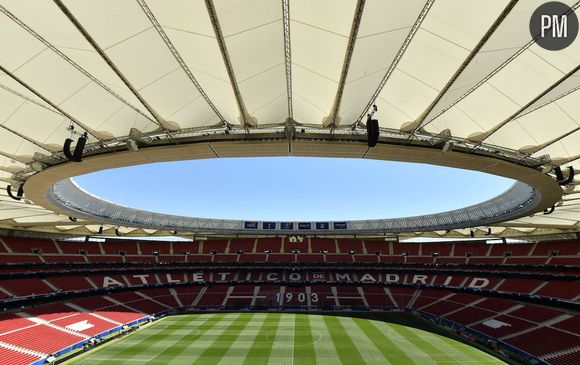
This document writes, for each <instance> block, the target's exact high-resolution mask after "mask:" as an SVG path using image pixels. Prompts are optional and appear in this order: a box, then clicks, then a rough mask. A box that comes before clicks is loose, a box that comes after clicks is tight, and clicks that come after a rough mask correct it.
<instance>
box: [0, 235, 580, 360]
mask: <svg viewBox="0 0 580 365" xmlns="http://www.w3.org/2000/svg"><path fill="white" fill-rule="evenodd" d="M3 241H4V242H8V243H9V244H10V245H11V246H12V245H17V244H19V242H21V241H20V240H18V239H10V238H3ZM113 241H114V242H106V243H100V245H102V247H103V251H101V250H100V248H98V246H99V245H96V244H95V243H93V242H91V243H87V242H62V241H59V242H58V243H57V245H56V246H55V244H54V242H53V241H50V240H40V241H39V242H41V243H40V244H37V243H36V241H35V240H33V239H26V240H23V241H22V242H25V244H24V245H25V248H24V249H20V250H16V252H19V253H9V252H4V253H3V254H2V257H3V261H6V262H8V263H10V262H13V263H12V264H9V266H7V267H6V268H4V269H3V270H2V271H0V274H1V275H4V276H3V278H2V279H0V295H2V298H3V299H0V300H18V299H19V298H23V299H25V298H28V297H29V296H31V295H34V296H35V297H37V298H38V297H42V298H44V296H45V295H47V296H50V295H58V294H59V293H74V292H78V293H87V292H89V293H90V292H93V291H97V290H102V289H101V288H109V289H107V290H113V291H112V292H106V293H96V294H90V296H88V297H78V298H75V297H72V298H70V299H67V300H66V301H65V302H64V303H62V302H60V303H59V302H57V303H49V304H45V305H42V304H41V305H35V306H26V305H25V306H23V307H22V308H20V307H19V308H18V309H17V311H14V310H11V311H8V312H5V313H3V314H1V315H0V355H1V356H4V358H6V359H13V358H14V361H15V363H19V362H18V361H20V363H26V361H33V360H34V359H39V358H42V357H43V356H47V355H48V354H51V353H54V352H57V351H60V350H62V349H64V348H67V347H70V346H75V344H77V343H82V342H83V341H86V339H87V338H88V337H91V336H98V335H101V334H103V333H107V332H108V331H111V330H114V329H116V328H119V326H122V325H123V324H125V323H130V322H133V321H135V320H142V319H143V318H146V317H147V316H148V315H152V314H156V313H162V312H166V311H168V310H172V309H174V308H184V307H192V306H193V307H195V308H200V309H201V308H206V309H221V308H224V306H225V307H232V308H246V307H253V306H255V307H257V308H258V307H263V308H272V307H276V308H278V309H302V308H332V309H333V310H336V309H345V308H349V309H369V308H374V309H375V310H377V309H380V310H385V309H387V310H392V309H399V310H402V309H403V310H416V311H418V313H421V314H425V315H429V316H434V317H436V318H440V321H442V323H443V322H445V321H451V323H454V325H455V326H464V327H465V328H468V329H471V330H474V331H477V332H475V333H481V334H484V335H488V336H491V338H494V339H496V340H498V341H502V342H503V343H506V344H508V345H511V346H515V347H517V348H519V349H522V350H523V351H525V352H528V353H530V354H532V355H534V356H536V357H538V358H542V359H545V361H546V362H547V363H551V364H565V363H566V361H569V360H570V359H572V360H573V359H576V356H577V352H578V351H575V350H574V348H575V346H577V344H578V343H579V340H580V336H579V335H578V333H579V332H580V323H579V322H578V318H580V317H579V316H578V315H577V313H576V312H575V311H574V310H572V311H571V310H569V309H564V308H563V307H562V308H553V307H551V306H545V305H536V304H532V303H528V302H522V301H521V300H522V297H521V296H522V295H524V296H526V297H528V298H532V297H536V298H540V299H541V298H546V300H554V299H553V298H557V299H555V300H558V301H560V302H562V303H566V302H568V303H578V301H579V299H580V282H579V281H578V280H577V279H576V280H574V279H572V278H574V277H575V276H574V275H577V274H578V272H579V270H577V268H576V267H575V266H565V265H560V266H558V265H554V264H551V263H549V262H548V261H549V259H550V258H551V259H552V260H553V259H554V258H558V257H559V256H553V255H554V254H556V253H555V252H553V251H554V250H559V248H558V247H559V244H562V249H561V250H560V252H564V253H566V254H570V255H569V256H567V257H566V258H569V259H574V258H575V257H574V256H573V255H571V253H573V251H574V250H573V249H571V247H573V246H571V244H569V243H568V242H563V243H562V242H555V243H538V244H536V245H534V247H535V248H532V247H531V246H530V245H528V246H526V248H524V247H520V246H521V245H517V248H516V249H513V248H512V247H508V245H493V247H491V246H489V245H484V244H483V243H474V244H470V245H469V247H464V246H463V245H461V244H457V243H437V244H410V243H406V244H405V243H386V242H376V241H368V240H367V241H361V240H344V239H339V240H334V239H320V238H316V239H312V240H310V245H311V246H310V247H311V251H312V253H307V252H304V253H303V252H300V253H298V254H292V253H288V252H286V253H280V252H283V251H284V252H285V251H287V246H286V247H284V244H285V242H283V241H282V240H279V239H276V240H274V239H257V240H255V239H240V240H239V242H238V240H235V239H232V240H220V241H215V242H212V241H203V242H202V243H179V244H176V243H175V242H163V241H159V242H155V243H150V242H148V243H143V242H135V241H130V243H129V246H127V247H131V248H128V249H127V250H125V252H131V254H126V255H125V256H124V257H123V256H121V255H118V253H117V255H115V254H114V253H115V252H116V251H120V250H121V248H124V247H125V246H124V244H125V243H126V242H128V241H124V240H113ZM198 244H199V245H198ZM50 245H52V246H54V247H55V249H54V251H56V252H50V253H47V252H46V251H48V250H49V248H48V247H51V246H50ZM302 245H304V243H302ZM379 245H381V246H379ZM544 245H545V246H546V247H544ZM11 246H9V249H10V250H12V247H11ZM36 246H40V247H39V248H42V252H39V254H32V253H31V254H26V255H24V254H23V253H22V251H27V250H28V249H31V248H32V247H36ZM466 246H467V245H466ZM548 246H549V247H548ZM63 247H66V249H63ZM369 247H371V250H372V249H377V248H378V247H382V250H381V252H384V253H389V252H391V251H392V252H393V253H394V255H376V254H375V253H368V254H366V253H364V252H365V251H366V252H368V248H369ZM97 248H98V249H97ZM332 248H334V249H332ZM337 248H338V250H337ZM391 248H392V249H391ZM198 249H199V250H198ZM45 250H46V251H45ZM80 250H85V251H87V252H88V251H89V250H90V252H91V253H90V254H89V255H87V256H86V257H87V258H90V260H89V261H88V262H87V261H85V260H78V261H75V260H73V259H72V258H75V259H76V258H84V255H80V254H75V252H79V251H80ZM176 250H177V251H182V250H183V251H185V250H189V251H190V252H191V251H192V250H193V251H194V253H193V254H189V255H184V254H183V252H181V253H182V254H180V255H175V251H176ZM212 250H215V251H219V252H217V253H216V254H215V255H214V254H201V255H200V254H198V252H199V251H201V252H207V253H209V252H211V251H212ZM237 250H243V251H244V253H243V254H240V255H238V254H237V253H232V251H235V252H237ZM265 250H271V251H272V252H273V253H263V251H265ZM320 250H322V251H328V253H324V254H322V253H318V252H317V251H320ZM350 250H353V251H355V254H354V255H353V254H351V253H348V252H349V251H350ZM149 251H151V252H149ZM153 251H158V252H159V256H158V257H159V262H157V261H156V260H152V258H155V257H157V256H153V255H151V253H153ZM252 251H256V252H255V253H253V252H252ZM260 251H262V252H260ZM337 251H338V252H337ZM508 251H511V252H512V253H513V252H518V253H519V254H522V253H526V254H530V253H533V255H534V256H527V257H519V258H534V259H537V260H532V261H525V260H522V261H520V260H515V261H513V262H510V260H509V259H511V258H518V257H514V256H508V257H505V256H504V254H505V252H508ZM228 252H229V253H228ZM435 252H437V253H438V254H439V255H444V256H438V255H435V260H434V255H433V254H434V253H435ZM471 254H473V256H472V255H471ZM492 254H495V255H498V256H487V255H492ZM22 257H26V258H28V257H36V258H42V261H39V260H29V261H25V262H30V263H29V264H26V263H25V262H24V263H23V262H22V260H21V258H22ZM113 258H119V259H123V258H124V260H119V261H114V260H113ZM184 258H185V259H187V260H184ZM442 258H446V259H449V260H448V261H442V260H441V259H442ZM453 259H455V260H453ZM457 259H459V260H457ZM474 259H478V260H474ZM483 259H489V260H487V261H486V260H483ZM440 260H441V261H440ZM474 261H475V262H474ZM109 262H110V263H109ZM161 262H163V263H164V264H163V266H159V265H160V263H161ZM189 263H191V264H193V265H197V267H196V269H197V274H196V273H195V272H194V271H192V270H191V269H189V266H183V265H190V264H189ZM512 263H514V264H516V266H514V265H512ZM288 264H292V265H293V266H294V267H293V268H292V269H289V268H288V267H287V265H288ZM345 264H348V269H347V268H346V267H345V266H344V265H345ZM521 264H523V266H522V265H521ZM63 265H64V266H63ZM71 265H72V266H71ZM143 265H145V266H143ZM231 265H234V266H231ZM262 265H268V267H267V268H262ZM385 265H386V266H385ZM302 266H304V269H302V268H301V267H302ZM338 268H340V269H341V270H340V271H336V270H337V269H338ZM111 270H112V271H111ZM115 270H117V271H118V270H121V272H115ZM208 270H209V271H208ZM349 270H350V271H349ZM393 270H394V271H393ZM109 271H110V272H109ZM220 272H221V274H218V273H220ZM17 275H20V276H17ZM538 275H539V276H538ZM562 275H571V276H570V279H569V280H568V279H565V277H562ZM194 278H195V279H194ZM192 279H194V281H195V280H201V282H200V283H198V284H195V285H193V284H191V281H192ZM212 280H213V281H212ZM233 280H240V282H235V281H233ZM334 280H336V281H334ZM355 280H357V282H356V283H353V281H355ZM216 281H221V282H216ZM252 281H256V283H252ZM292 281H294V282H292ZM317 281H320V282H317ZM327 281H328V282H329V283H326V282H327ZM188 282H189V283H190V284H187V283H188ZM482 284H485V285H484V289H485V290H487V292H486V293H488V294H486V295H485V296H484V295H482V292H481V291H479V292H478V291H465V288H467V289H469V288H470V287H471V285H475V286H474V288H475V290H480V289H479V286H480V285H482ZM151 285H154V286H158V285H170V286H169V287H151ZM430 286H432V287H430ZM130 287H135V289H134V290H129V291H127V290H124V288H130ZM457 289H461V290H463V291H454V290H457ZM118 290H122V291H118ZM495 293H506V294H508V295H512V297H510V298H501V297H493V295H495ZM84 295H86V294H84ZM490 295H491V296H490ZM530 300H531V299H530ZM4 304H6V303H4ZM85 321H86V322H85ZM445 323H447V322H445ZM33 334H34V335H33ZM32 337H35V338H34V339H32ZM53 337H54V338H55V339H56V340H54V341H53V340H51V339H52V338H53ZM546 337H548V338H550V340H544V341H540V339H544V338H546ZM554 338H557V339H558V340H552V339H554ZM6 346H8V347H6ZM10 346H13V347H10ZM19 349H22V351H24V352H22V351H20V350H19ZM0 359H3V358H0Z"/></svg>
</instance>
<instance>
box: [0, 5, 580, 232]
mask: <svg viewBox="0 0 580 365" xmlns="http://www.w3.org/2000/svg"><path fill="white" fill-rule="evenodd" d="M544 2H545V1H540V0H525V1H515V0H513V1H508V0H493V1H480V0H462V1H456V0H428V1H425V0H422V1H418V0H408V1H404V2H401V1H397V0H366V1H363V0H359V1H355V0H280V1H275V0H205V1H203V0H168V1H166V0H136V1H133V0H106V1H105V0H103V1H91V0H54V1H48V0H45V1H32V0H24V1H23V0H0V12H1V13H2V14H0V44H1V47H2V51H1V52H0V180H1V182H0V185H1V186H2V187H3V188H5V187H6V186H7V185H12V186H17V185H18V183H19V182H22V178H23V177H24V178H26V177H29V176H30V175H31V174H32V173H34V172H35V171H36V170H39V169H42V168H45V167H47V166H49V165H50V164H51V163H50V161H51V158H54V159H56V161H59V158H60V156H62V149H63V142H64V140H65V139H66V138H68V137H70V132H69V131H67V128H68V127H69V126H70V125H73V126H74V128H75V130H76V131H80V132H83V131H87V132H88V135H89V140H88V145H89V146H95V147H94V148H97V147H99V146H103V147H99V148H104V149H107V148H113V147H115V146H116V145H118V143H119V142H120V141H121V142H123V143H125V142H126V141H127V140H128V139H129V138H135V135H140V134H141V133H142V134H145V135H147V134H152V133H155V134H156V135H159V136H161V138H165V139H168V140H171V138H176V136H177V135H178V134H179V133H181V132H184V131H188V130H191V129H196V128H197V129H204V128H207V127H212V126H224V125H228V126H230V127H232V128H236V127H237V126H239V127H241V128H246V127H248V128H261V127H264V126H272V125H274V126H275V125H284V124H285V123H287V122H290V123H294V124H301V125H307V126H311V127H316V126H318V127H320V128H321V130H322V131H324V130H325V129H323V127H332V128H341V127H345V126H352V125H354V124H356V123H358V122H363V123H364V122H365V119H363V117H366V113H367V112H368V110H369V108H370V106H371V105H372V104H373V103H376V105H377V106H378V112H377V113H376V114H375V116H376V117H377V119H378V120H379V122H380V126H381V127H382V128H384V129H385V130H390V131H395V132H399V133H401V134H402V135H404V136H405V135H406V136H407V137H406V138H407V139H408V140H409V141H413V140H415V139H416V138H418V137H417V136H418V135H419V134H422V135H430V134H432V135H437V134H439V133H442V132H443V133H445V132H446V130H448V131H449V132H450V134H451V136H452V137H453V138H454V139H458V140H461V141H463V142H464V143H466V144H470V145H471V146H473V148H474V149H475V148H477V147H479V146H483V145H485V146H487V147H488V148H493V146H496V147H497V148H501V149H505V150H512V151H513V152H514V154H516V155H521V158H522V159H525V158H528V157H532V158H538V159H541V160H542V161H546V162H547V163H548V164H552V165H553V166H558V165H562V166H563V167H565V166H574V167H575V168H576V170H577V171H580V162H579V161H580V90H579V89H580V69H579V64H580V39H579V38H577V39H576V40H575V42H574V43H573V44H572V45H570V46H569V47H567V48H565V49H563V50H561V51H548V50H545V49H543V48H541V47H540V46H538V45H537V44H536V43H535V42H534V41H533V39H532V36H531V35H530V33H529V30H528V23H529V19H530V17H531V14H532V13H533V11H534V10H535V9H536V8H537V7H538V6H539V5H540V4H542V3H544ZM563 2H564V3H567V4H569V5H570V6H572V7H573V8H574V9H575V12H576V14H578V12H579V11H578V7H579V2H577V1H570V0H567V1H563ZM132 129H133V130H132ZM324 133H328V130H326V132H324ZM75 138H76V137H75ZM99 143H100V145H99ZM105 152H106V151H105ZM250 154H251V153H250ZM47 161H48V162H47ZM34 162H41V163H43V164H44V165H42V166H40V167H39V166H38V164H37V165H35V164H34ZM35 169H36V170H35ZM15 174H16V175H15ZM579 192H580V188H579V187H578V184H577V183H573V184H571V185H570V186H569V187H567V188H566V191H565V195H564V197H563V201H562V202H561V203H562V204H561V206H558V207H557V208H556V210H555V211H554V212H553V213H552V214H549V215H543V214H536V215H535V216H532V217H527V218H521V219H518V220H516V221H512V222H507V223H505V227H499V226H498V227H494V228H493V233H494V234H502V232H503V233H504V234H522V233H529V232H535V233H539V232H549V231H554V232H557V231H560V232H562V231H578V230H580V223H579V220H580V199H579V197H580V195H578V193H579ZM0 227H3V228H17V229H31V230H43V231H59V232H61V231H70V232H76V233H83V234H84V233H89V232H95V231H96V230H97V229H98V222H97V223H95V222H84V223H83V222H82V221H81V220H79V221H78V222H70V221H69V220H68V217H66V216H63V215H57V214H55V213H53V212H52V211H50V210H47V209H45V208H42V207H40V206H37V205H35V204H34V203H33V202H29V201H26V200H22V201H14V200H12V199H10V198H9V197H8V196H7V195H6V194H2V195H1V196H0ZM129 230H130V228H127V232H128V231H129ZM514 232H515V233H514ZM135 233H138V234H151V233H154V232H153V231H152V232H146V231H143V230H138V231H135ZM462 233H465V232H462ZM452 234H453V233H452Z"/></svg>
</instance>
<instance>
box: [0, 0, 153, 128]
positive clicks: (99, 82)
mask: <svg viewBox="0 0 580 365" xmlns="http://www.w3.org/2000/svg"><path fill="white" fill-rule="evenodd" d="M54 1H55V2H56V4H57V5H58V3H59V2H58V0H54ZM61 9H62V8H61ZM0 11H1V12H2V13H4V15H6V16H7V17H8V18H10V19H11V20H12V21H14V22H15V23H16V24H18V25H19V26H20V27H21V28H22V29H24V30H25V31H27V32H28V33H30V34H31V35H32V36H33V37H35V38H36V39H38V40H39V41H40V42H41V43H42V44H44V45H45V46H46V47H48V48H49V49H50V50H51V51H53V52H54V53H56V54H57V55H58V56H59V57H61V58H62V59H64V60H65V61H66V62H68V63H69V64H70V65H71V66H73V67H74V68H76V69H77V70H78V71H79V72H81V73H82V74H83V75H85V76H86V77H87V78H88V79H90V80H91V81H92V82H94V83H95V84H97V85H99V86H100V87H102V88H103V89H104V90H106V91H107V92H108V93H110V94H111V95H113V96H114V97H115V98H117V99H118V100H119V101H121V102H122V103H124V104H125V105H127V106H129V107H130V108H131V109H133V110H135V111H136V112H137V113H139V114H141V115H143V116H144V117H145V118H147V119H149V120H151V118H150V117H149V116H147V115H146V114H144V113H143V112H142V111H141V110H139V109H138V108H136V107H135V106H133V105H131V103H129V102H128V101H127V100H125V99H124V98H123V97H122V96H121V95H119V94H117V93H116V92H114V91H113V90H111V89H110V88H109V87H108V86H106V85H105V84H104V83H102V82H101V81H100V80H99V79H97V78H96V77H95V76H93V75H92V74H91V73H90V72H88V71H87V70H85V69H84V68H82V67H81V66H80V65H79V64H77V63H76V62H74V61H73V60H72V59H71V58H69V57H68V56H67V55H65V54H64V53H63V52H61V51H60V50H59V49H58V48H56V47H55V46H54V45H53V44H51V43H50V42H48V41H47V40H46V39H44V38H43V37H42V36H41V35H40V34H38V33H37V32H35V31H34V30H33V29H32V28H30V27H29V26H28V25H26V24H25V23H24V22H23V21H21V20H20V19H19V18H17V17H16V16H15V15H14V14H12V13H11V12H10V11H8V9H6V8H5V7H3V6H2V5H0ZM65 14H66V13H65ZM152 122H155V121H153V120H152Z"/></svg>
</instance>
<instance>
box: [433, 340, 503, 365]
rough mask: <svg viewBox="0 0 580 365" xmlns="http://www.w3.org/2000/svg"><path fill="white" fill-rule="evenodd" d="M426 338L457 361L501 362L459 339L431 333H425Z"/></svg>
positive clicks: (462, 362) (463, 362)
mask: <svg viewBox="0 0 580 365" xmlns="http://www.w3.org/2000/svg"><path fill="white" fill-rule="evenodd" d="M425 338H426V339H428V340H430V341H431V342H432V343H433V344H434V345H436V346H438V347H439V348H441V349H442V350H443V351H444V352H446V353H449V354H450V355H451V356H453V358H454V359H458V360H459V363H461V364H466V363H472V364H473V363H477V364H502V363H503V362H502V361H500V360H499V359H497V358H495V357H493V356H492V355H490V354H488V353H486V352H483V351H481V350H478V349H477V348H475V347H472V346H469V345H467V344H464V343H462V342H459V341H455V340H453V339H451V338H448V337H444V336H437V335H434V334H432V333H427V335H426V336H425Z"/></svg>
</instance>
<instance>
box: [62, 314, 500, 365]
mask: <svg viewBox="0 0 580 365" xmlns="http://www.w3.org/2000/svg"><path fill="white" fill-rule="evenodd" d="M67 364H89V365H90V364H103V365H104V364H107V365H109V364H140V365H142V364H226V365H235V364H247V365H258V364H272V365H285V364H288V365H291V364H296V365H302V364H349V365H350V364H395V365H398V364H421V365H423V364H503V362H502V361H500V360H499V359H497V358H495V357H493V356H491V355H489V354H486V353H485V352H482V351H480V350H478V349H476V348H474V347H471V346H468V345H465V344H463V343H461V342H458V341H454V340H452V339H449V338H447V337H443V336H439V335H436V334H433V333H430V332H425V331H421V330H418V329H415V328H410V327H405V326H400V325H396V324H392V323H385V322H380V321H373V320H367V319H358V318H349V317H335V316H322V315H307V314H290V313H218V314H198V315H181V316H172V317H167V318H165V319H163V320H160V321H158V322H156V323H154V324H152V325H149V326H148V327H146V328H144V329H142V330H140V331H138V332H136V333H134V334H132V335H129V336H127V337H125V338H122V339H119V340H114V341H112V342H110V343H108V344H106V345H104V346H101V347H99V348H97V349H95V350H93V351H89V352H86V353H84V354H82V355H80V356H78V357H75V358H73V359H71V361H69V362H67Z"/></svg>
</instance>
